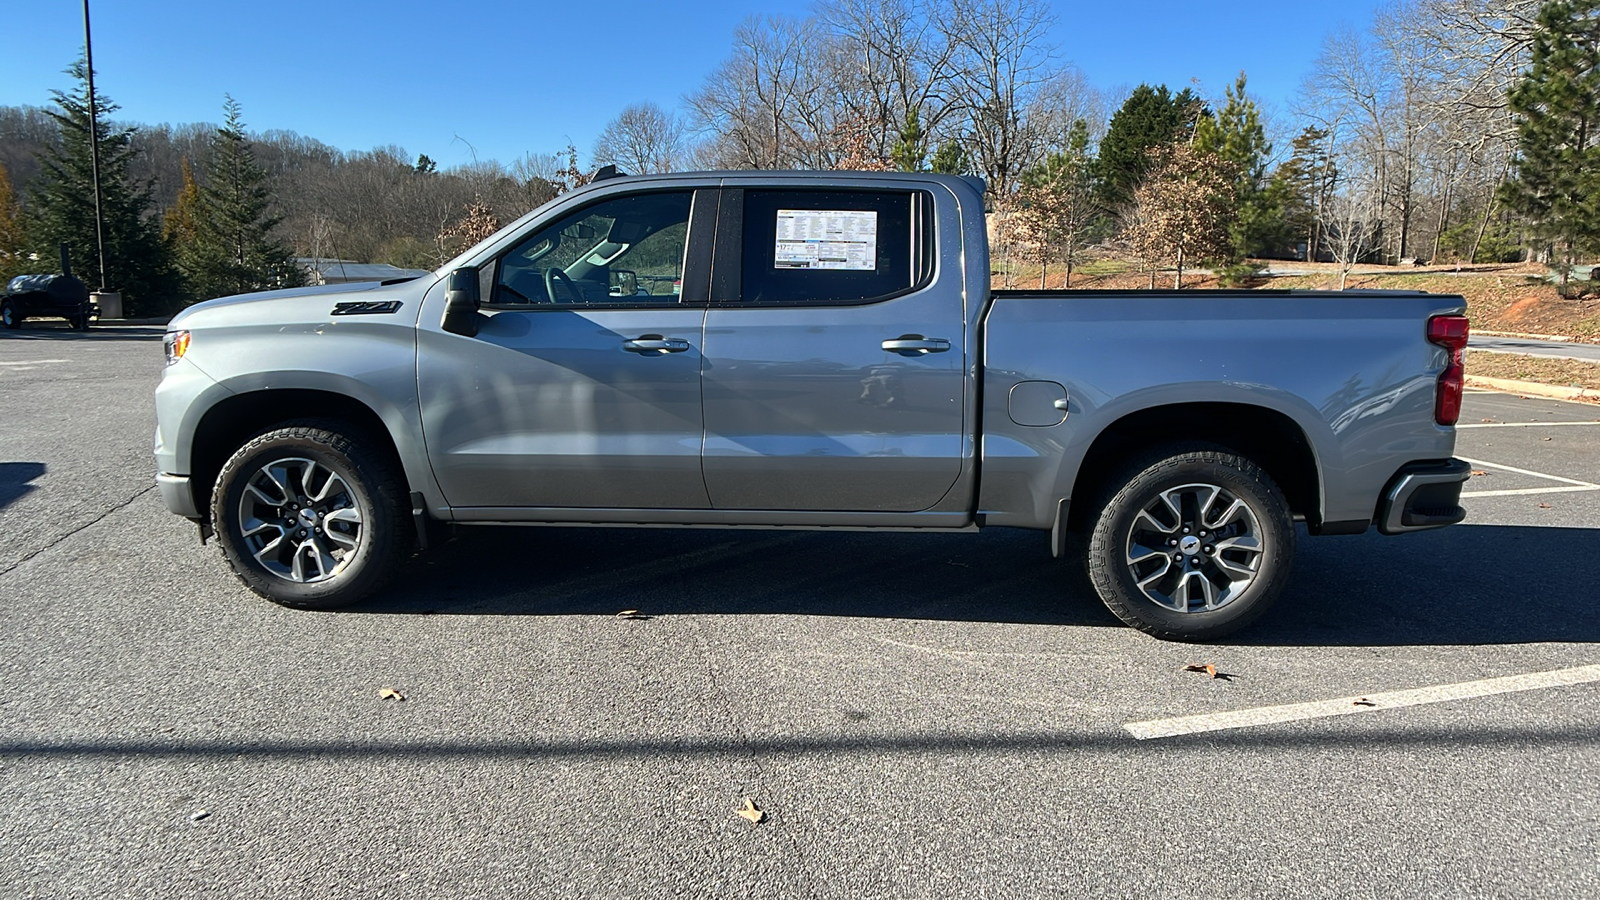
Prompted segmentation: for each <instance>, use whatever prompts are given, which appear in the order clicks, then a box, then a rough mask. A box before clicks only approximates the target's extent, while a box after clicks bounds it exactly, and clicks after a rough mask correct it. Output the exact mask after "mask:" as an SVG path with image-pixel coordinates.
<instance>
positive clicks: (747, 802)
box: [734, 797, 767, 825]
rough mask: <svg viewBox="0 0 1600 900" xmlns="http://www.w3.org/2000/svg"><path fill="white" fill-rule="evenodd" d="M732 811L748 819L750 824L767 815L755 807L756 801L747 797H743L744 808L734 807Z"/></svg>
mask: <svg viewBox="0 0 1600 900" xmlns="http://www.w3.org/2000/svg"><path fill="white" fill-rule="evenodd" d="M734 812H735V813H738V814H739V815H740V816H742V817H744V818H746V819H749V820H750V824H752V825H754V824H756V823H757V822H760V821H761V820H762V819H765V818H766V817H767V814H766V813H764V812H762V811H761V810H760V809H757V808H756V802H755V801H754V800H751V799H750V798H749V797H746V798H744V809H736V810H734Z"/></svg>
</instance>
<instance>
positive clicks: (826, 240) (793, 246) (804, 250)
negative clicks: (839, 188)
mask: <svg viewBox="0 0 1600 900" xmlns="http://www.w3.org/2000/svg"><path fill="white" fill-rule="evenodd" d="M777 231H778V244H777V248H776V250H775V251H774V253H773V255H772V266H773V268H775V269H841V270H847V271H857V272H871V271H875V270H876V269H877V268H878V212H877V210H843V209H780V210H778V229H777Z"/></svg>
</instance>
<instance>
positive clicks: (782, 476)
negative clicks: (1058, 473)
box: [701, 187, 967, 512]
mask: <svg viewBox="0 0 1600 900" xmlns="http://www.w3.org/2000/svg"><path fill="white" fill-rule="evenodd" d="M933 209H934V203H933V197H932V195H931V194H930V193H928V192H927V191H922V190H909V189H848V190H839V189H830V190H798V189H784V190H768V189H756V188H749V189H744V188H736V187H725V188H724V191H723V199H722V205H721V211H722V212H721V216H720V219H719V223H718V229H717V250H716V255H715V263H714V267H713V273H712V290H711V304H710V308H709V309H708V311H707V314H706V327H705V338H704V345H703V348H702V353H703V361H702V374H701V390H702V394H703V397H704V416H705V426H706V430H705V445H704V449H703V452H702V467H703V470H704V474H705V484H706V490H707V493H708V494H709V496H710V500H711V505H712V507H713V508H714V509H728V510H836V511H863V512H866V511H876V512H915V511H920V510H926V509H929V508H930V507H933V506H934V505H935V504H937V503H938V502H939V501H940V499H941V498H943V497H944V496H945V494H946V493H948V492H949V490H950V488H951V486H952V485H953V484H954V483H955V482H956V480H957V479H958V477H959V476H960V474H961V466H962V451H963V445H964V441H965V437H964V429H963V425H964V422H963V412H962V411H963V407H964V402H963V401H964V398H963V393H962V392H963V390H964V385H965V378H964V372H965V368H966V364H967V363H966V359H965V346H966V341H965V340H964V337H965V336H964V334H963V329H964V317H963V308H964V304H963V293H962V284H961V277H960V274H959V267H958V266H950V267H949V271H946V272H944V273H941V272H940V271H939V268H940V267H939V265H938V263H939V259H938V256H937V254H936V253H935V252H934V247H935V246H936V245H935V242H934V234H933V229H934V214H933Z"/></svg>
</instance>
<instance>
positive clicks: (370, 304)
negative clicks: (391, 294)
mask: <svg viewBox="0 0 1600 900" xmlns="http://www.w3.org/2000/svg"><path fill="white" fill-rule="evenodd" d="M400 305H401V304H400V301H399V300H351V301H347V302H345V303H335V304H334V305H333V312H331V313H329V315H333V316H386V315H388V314H390V313H392V312H395V311H396V310H398V309H399V308H400Z"/></svg>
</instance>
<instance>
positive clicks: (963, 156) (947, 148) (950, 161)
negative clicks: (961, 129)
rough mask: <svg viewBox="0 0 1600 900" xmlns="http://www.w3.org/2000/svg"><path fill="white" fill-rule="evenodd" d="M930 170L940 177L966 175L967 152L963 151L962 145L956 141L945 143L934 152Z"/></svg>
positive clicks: (929, 166) (929, 165)
mask: <svg viewBox="0 0 1600 900" xmlns="http://www.w3.org/2000/svg"><path fill="white" fill-rule="evenodd" d="M928 169H929V171H932V172H937V173H939V174H940V175H965V174H967V151H965V150H963V149H961V144H959V143H957V142H956V141H945V142H944V143H942V144H940V145H939V149H938V150H936V151H935V152H934V154H933V161H932V162H930V163H929V164H928Z"/></svg>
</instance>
